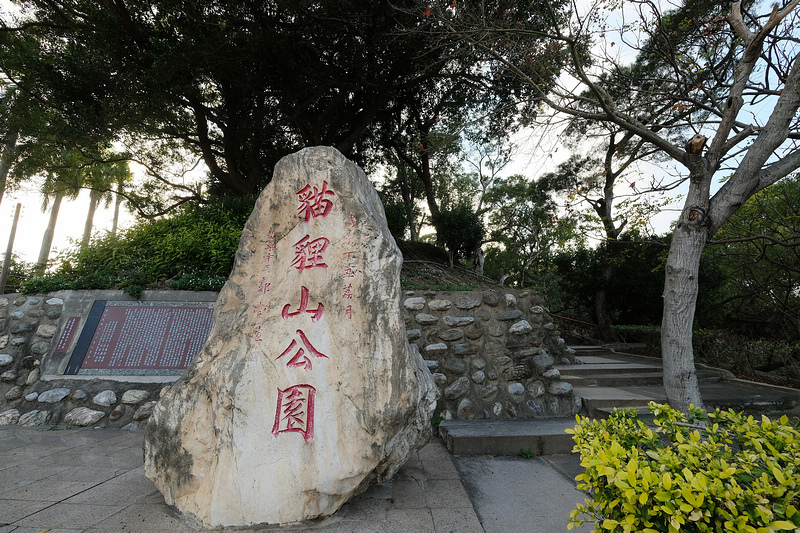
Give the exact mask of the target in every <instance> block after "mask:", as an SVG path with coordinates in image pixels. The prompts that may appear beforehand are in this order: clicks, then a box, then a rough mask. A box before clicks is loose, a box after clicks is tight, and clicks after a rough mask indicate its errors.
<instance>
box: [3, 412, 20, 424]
mask: <svg viewBox="0 0 800 533" xmlns="http://www.w3.org/2000/svg"><path fill="white" fill-rule="evenodd" d="M17 422H19V411H18V410H17V409H9V410H7V411H3V412H2V413H0V426H11V425H14V424H16V423H17Z"/></svg>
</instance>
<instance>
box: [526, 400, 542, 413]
mask: <svg viewBox="0 0 800 533" xmlns="http://www.w3.org/2000/svg"><path fill="white" fill-rule="evenodd" d="M525 407H527V408H528V409H530V411H531V413H532V414H533V415H534V416H542V415H544V407H542V404H540V403H539V402H537V401H535V400H528V401H526V402H525Z"/></svg>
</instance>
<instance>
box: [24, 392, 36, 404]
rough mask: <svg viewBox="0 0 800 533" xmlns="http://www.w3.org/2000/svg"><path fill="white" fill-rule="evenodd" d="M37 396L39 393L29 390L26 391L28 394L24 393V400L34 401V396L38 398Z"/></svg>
mask: <svg viewBox="0 0 800 533" xmlns="http://www.w3.org/2000/svg"><path fill="white" fill-rule="evenodd" d="M38 397H39V393H38V392H36V391H34V392H31V393H28V394H26V395H25V401H26V402H34V401H36V398H38Z"/></svg>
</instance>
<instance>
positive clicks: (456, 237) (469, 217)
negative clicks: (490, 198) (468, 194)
mask: <svg viewBox="0 0 800 533" xmlns="http://www.w3.org/2000/svg"><path fill="white" fill-rule="evenodd" d="M433 224H434V226H435V227H436V236H437V238H438V240H439V242H441V243H443V244H444V246H445V248H446V249H447V255H448V257H449V259H450V268H453V265H454V264H455V262H456V261H457V260H458V259H459V258H463V257H468V256H471V255H472V254H473V253H474V252H475V251H477V249H478V247H480V245H481V241H482V240H483V235H484V229H483V223H482V222H481V218H480V215H478V214H477V213H476V212H475V211H473V210H472V208H471V207H470V206H469V205H466V204H460V205H457V206H456V207H455V208H453V209H450V210H439V212H438V213H437V214H436V215H435V216H434V217H433Z"/></svg>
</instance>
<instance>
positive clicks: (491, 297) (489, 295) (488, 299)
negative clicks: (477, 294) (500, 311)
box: [483, 292, 500, 307]
mask: <svg viewBox="0 0 800 533" xmlns="http://www.w3.org/2000/svg"><path fill="white" fill-rule="evenodd" d="M499 301H500V299H499V298H498V297H497V294H495V293H493V292H485V293H483V303H485V304H486V305H489V306H491V307H494V306H496V305H497V304H498V302H499Z"/></svg>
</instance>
